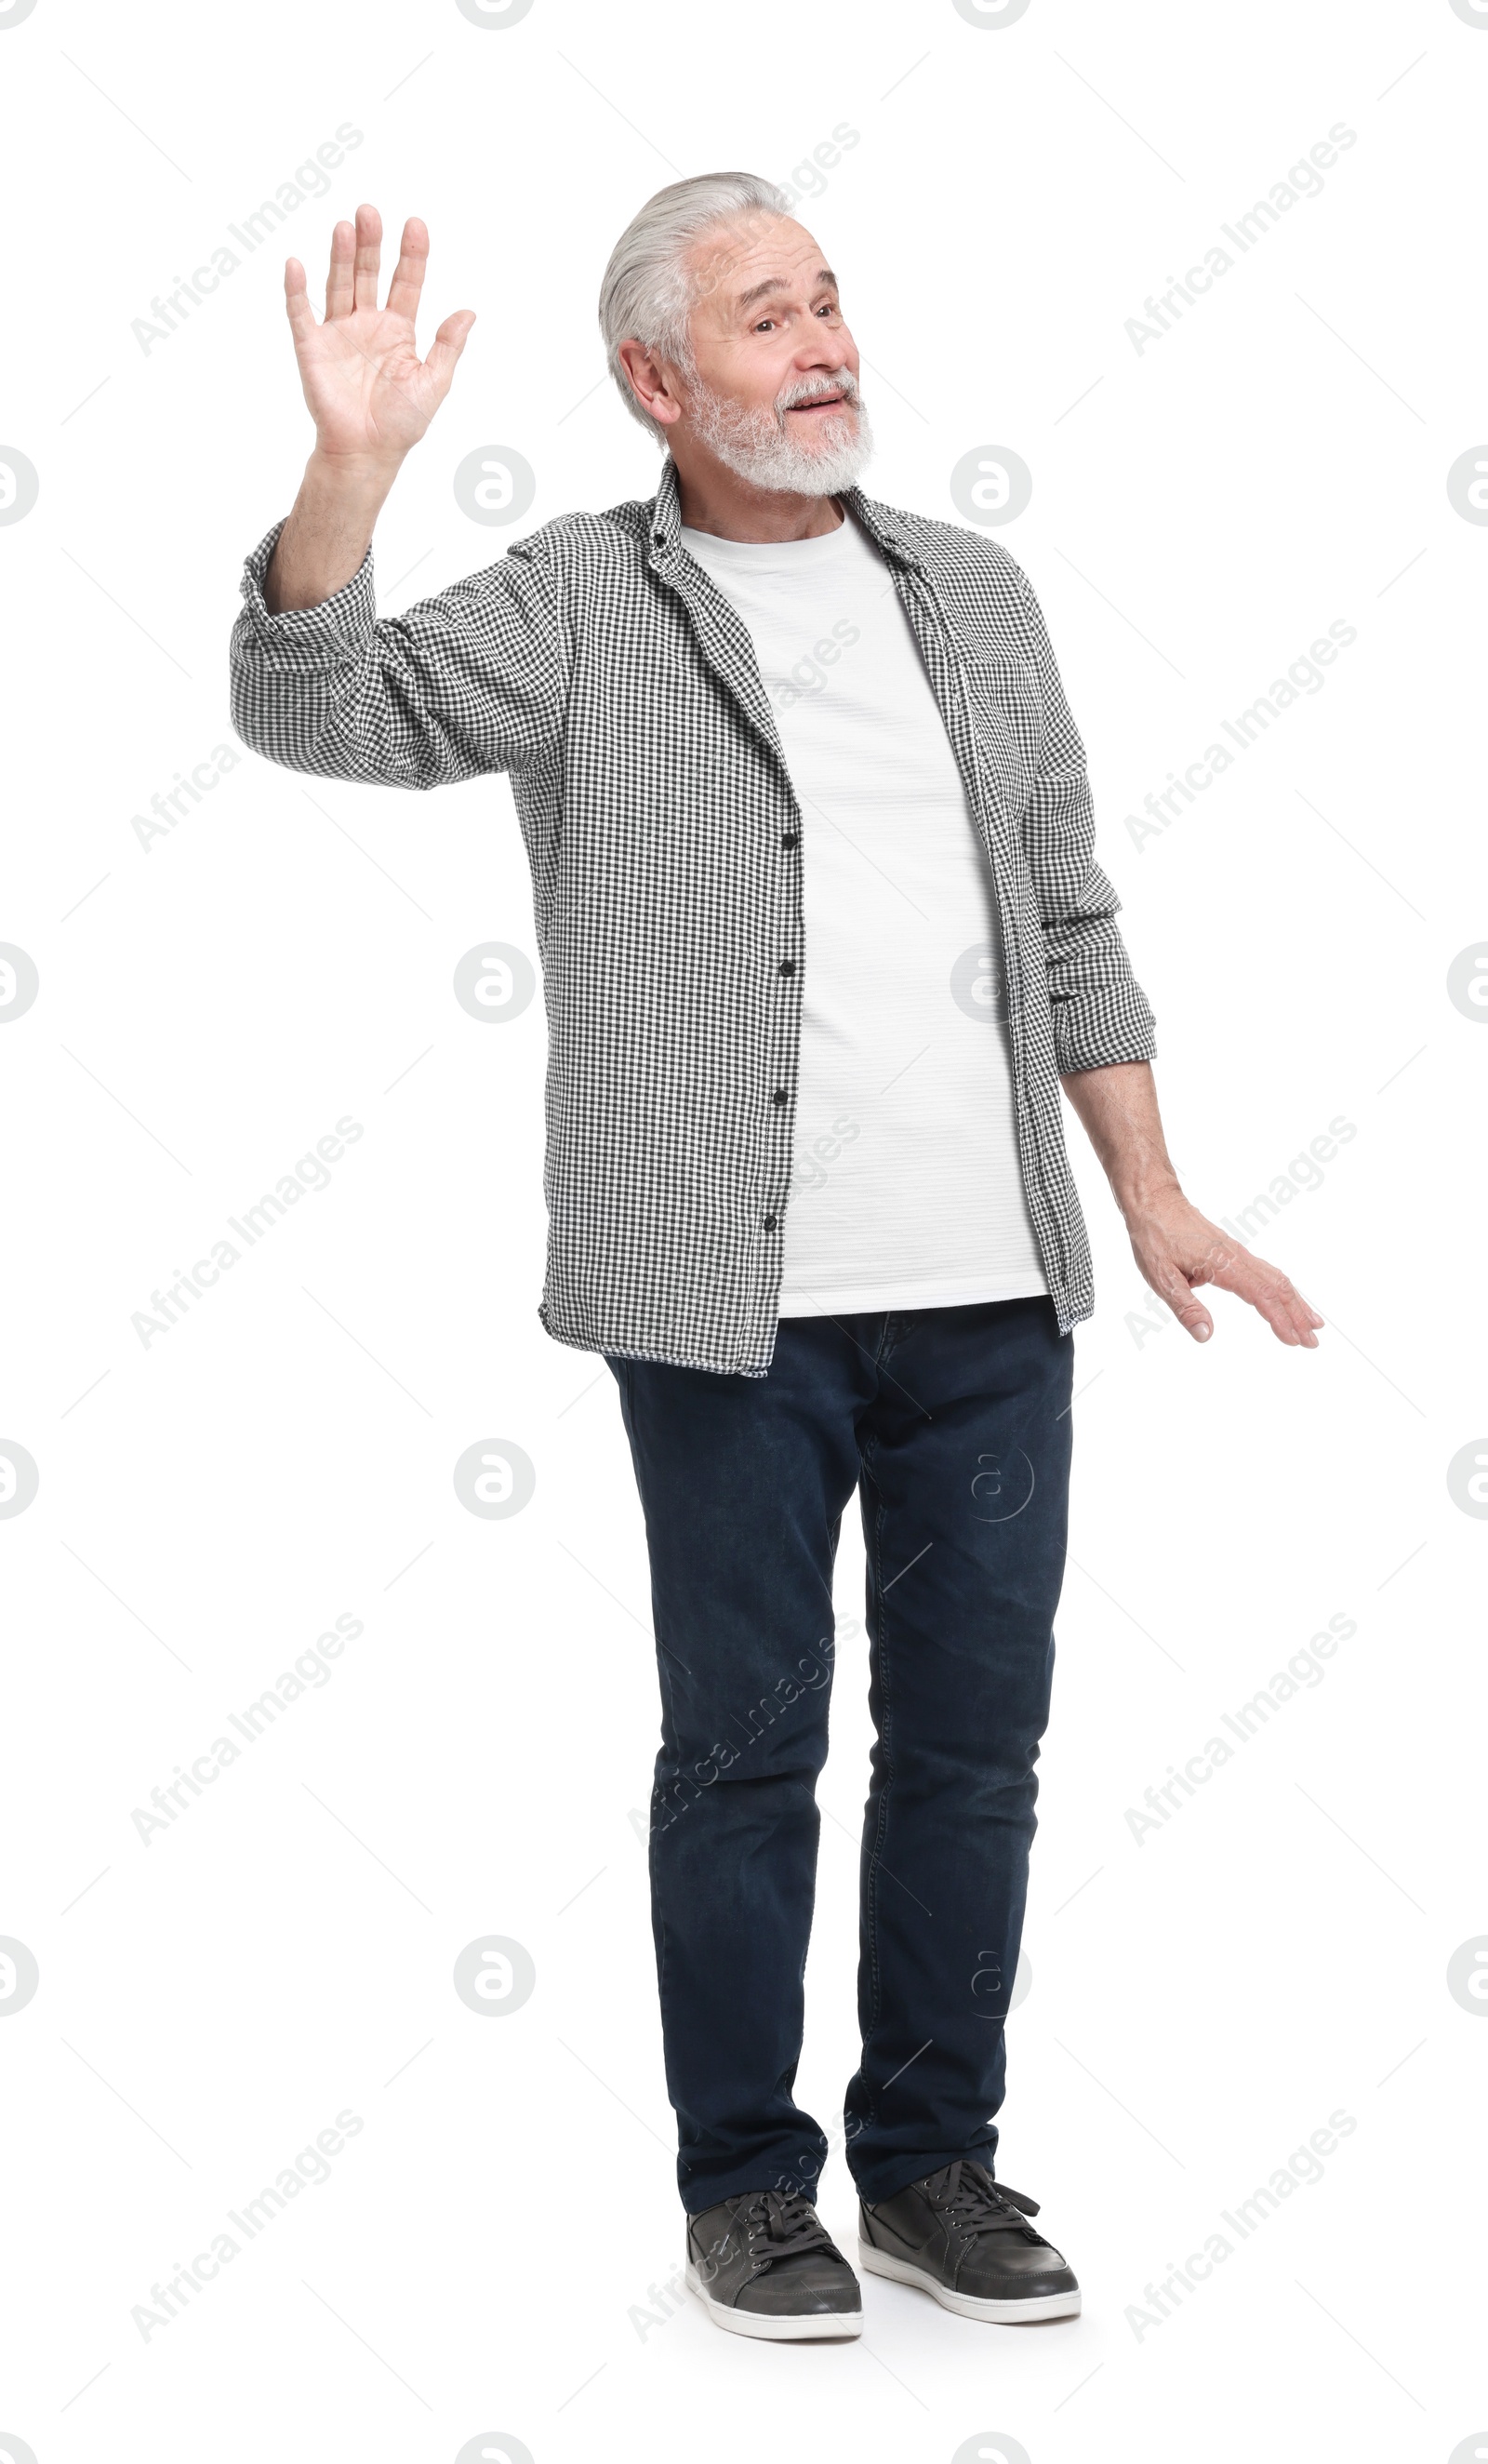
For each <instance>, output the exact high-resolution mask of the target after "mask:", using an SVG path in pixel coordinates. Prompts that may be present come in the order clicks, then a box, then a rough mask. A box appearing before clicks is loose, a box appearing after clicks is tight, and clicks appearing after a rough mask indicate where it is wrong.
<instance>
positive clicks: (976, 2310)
mask: <svg viewBox="0 0 1488 2464" xmlns="http://www.w3.org/2000/svg"><path fill="white" fill-rule="evenodd" d="M858 2258H859V2262H860V2264H861V2265H862V2266H863V2267H864V2269H865V2270H866V2271H867V2273H868V2275H869V2276H886V2277H889V2278H890V2280H891V2281H892V2282H893V2283H895V2284H914V2285H917V2286H918V2287H919V2290H920V2291H921V2292H922V2293H929V2294H930V2296H931V2298H932V2299H934V2300H936V2301H938V2302H939V2303H940V2306H941V2308H942V2310H953V2311H954V2312H955V2313H956V2316H957V2317H958V2318H960V2319H987V2320H990V2321H993V2323H994V2324H995V2325H1001V2326H1014V2327H1016V2326H1018V2325H1019V2324H1020V2323H1021V2322H1023V2321H1032V2320H1037V2319H1077V2318H1078V2317H1079V2316H1080V2294H1079V2290H1078V2288H1077V2289H1076V2291H1075V2292H1073V2293H1039V2294H1035V2295H1034V2296H1033V2298H1032V2299H1029V2300H1025V2301H990V2300H978V2299H977V2298H976V2297H975V2295H974V2294H971V2293H957V2292H956V2290H955V2288H954V2286H953V2285H950V2284H942V2283H941V2281H940V2278H939V2277H936V2276H931V2275H930V2271H929V2269H928V2268H924V2267H911V2266H910V2264H909V2262H908V2259H904V2258H893V2257H891V2256H890V2255H889V2254H888V2252H887V2251H886V2250H875V2249H874V2247H873V2245H872V2243H871V2242H866V2241H862V2240H860V2241H859V2244H858Z"/></svg>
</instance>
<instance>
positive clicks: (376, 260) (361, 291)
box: [354, 206, 383, 308]
mask: <svg viewBox="0 0 1488 2464" xmlns="http://www.w3.org/2000/svg"><path fill="white" fill-rule="evenodd" d="M382 263H383V217H382V215H381V214H380V213H379V212H378V209H377V208H376V206H359V207H358V208H357V261H356V269H355V275H354V279H355V281H356V285H357V306H358V307H359V308H375V307H376V306H377V277H378V274H379V271H380V269H381V267H382Z"/></svg>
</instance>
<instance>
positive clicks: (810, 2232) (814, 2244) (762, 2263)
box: [725, 2190, 842, 2274]
mask: <svg viewBox="0 0 1488 2464" xmlns="http://www.w3.org/2000/svg"><path fill="white" fill-rule="evenodd" d="M725 2204H726V2205H727V2207H728V2211H729V2213H730V2215H731V2216H732V2217H733V2221H734V2223H735V2225H736V2226H737V2227H738V2229H739V2231H740V2232H741V2233H743V2234H744V2235H745V2237H746V2240H747V2243H748V2247H749V2253H750V2256H751V2257H752V2258H753V2260H754V2262H755V2273H756V2274H759V2273H762V2272H763V2271H764V2270H765V2269H766V2268H769V2267H773V2266H774V2265H775V2263H776V2261H777V2259H781V2258H800V2257H802V2256H803V2255H804V2254H805V2253H806V2252H807V2251H808V2250H824V2251H828V2252H830V2254H831V2255H832V2257H833V2258H841V2257H842V2252H841V2251H840V2250H839V2249H838V2247H837V2244H836V2242H835V2241H834V2240H833V2239H832V2236H831V2234H830V2233H828V2232H827V2229H826V2227H825V2225H824V2224H823V2223H822V2222H821V2217H820V2216H819V2215H818V2213H817V2211H816V2209H815V2208H814V2207H813V2206H812V2204H811V2201H810V2200H809V2199H808V2198H805V2197H804V2196H803V2195H802V2194H801V2192H800V2191H799V2190H751V2191H746V2192H745V2193H744V2194H743V2195H742V2196H741V2197H739V2198H737V2199H729V2200H728V2201H726V2202H725Z"/></svg>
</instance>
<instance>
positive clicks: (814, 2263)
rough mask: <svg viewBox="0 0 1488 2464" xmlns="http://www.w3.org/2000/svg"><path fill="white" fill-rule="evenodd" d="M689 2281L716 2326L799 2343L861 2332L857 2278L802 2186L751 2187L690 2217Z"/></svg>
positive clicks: (860, 2304)
mask: <svg viewBox="0 0 1488 2464" xmlns="http://www.w3.org/2000/svg"><path fill="white" fill-rule="evenodd" d="M687 2280H688V2283H689V2285H690V2287H691V2289H692V2291H693V2292H694V2293H695V2294H696V2295H697V2298H698V2299H699V2300H700V2301H701V2303H702V2304H703V2307H704V2309H705V2310H706V2311H707V2313H708V2315H709V2317H710V2319H711V2321H712V2322H713V2324H714V2326H715V2327H727V2328H729V2329H731V2330H732V2332H733V2334H734V2335H735V2336H766V2337H769V2338H770V2339H771V2341H772V2342H774V2343H800V2342H802V2341H803V2340H805V2339H807V2338H810V2337H818V2336H858V2335H861V2334H862V2332H863V2294H862V2291H861V2289H860V2287H859V2283H858V2279H857V2277H855V2276H854V2274H853V2272H852V2269H851V2268H850V2267H849V2266H848V2264H847V2261H846V2260H845V2258H844V2257H843V2256H842V2252H841V2251H840V2250H839V2249H838V2247H837V2245H836V2243H835V2242H834V2241H833V2240H832V2237H831V2235H830V2234H829V2233H828V2232H827V2230H826V2227H825V2226H824V2225H823V2224H822V2223H821V2221H820V2219H819V2217H818V2215H817V2211H816V2209H815V2208H814V2207H813V2205H812V2203H811V2201H810V2200H809V2199H808V2198H805V2197H803V2196H802V2194H801V2193H800V2192H799V2190H792V2191H784V2190H749V2191H746V2192H745V2193H744V2194H743V2195H742V2197H739V2198H736V2199H725V2200H724V2202H723V2204H722V2206H721V2207H716V2208H705V2209H704V2210H703V2211H702V2213H701V2214H700V2215H695V2216H689V2218H688V2265H687Z"/></svg>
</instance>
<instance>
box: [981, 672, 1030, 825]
mask: <svg viewBox="0 0 1488 2464" xmlns="http://www.w3.org/2000/svg"><path fill="white" fill-rule="evenodd" d="M961 672H962V674H963V676H964V677H965V679H966V698H967V706H968V708H969V710H970V712H971V716H972V725H973V727H974V730H975V734H976V742H977V749H978V751H979V753H980V756H981V759H982V764H983V767H984V769H985V771H986V774H987V776H988V778H989V779H990V781H991V782H992V785H993V788H994V789H995V791H996V796H997V800H998V802H999V803H1001V804H1002V806H1003V808H1004V810H1005V811H1006V812H1007V813H1008V815H1009V817H1010V818H1011V819H1012V820H1014V821H1017V820H1018V819H1019V818H1020V816H1021V815H1022V813H1023V810H1024V808H1025V806H1026V805H1027V803H1028V799H1029V797H1030V795H1031V794H1032V793H1033V785H1034V781H1035V779H1036V778H1037V776H1038V771H1039V746H1040V744H1041V742H1042V740H1043V728H1044V710H1043V696H1042V693H1040V691H1039V671H1038V669H1037V668H1036V667H1035V665H1034V662H1033V660H1032V659H1028V658H1023V657H1021V656H1019V655H1018V653H1017V652H1009V653H1007V654H1005V655H995V656H989V655H988V654H987V653H985V652H974V651H971V650H963V651H962V652H961Z"/></svg>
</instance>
